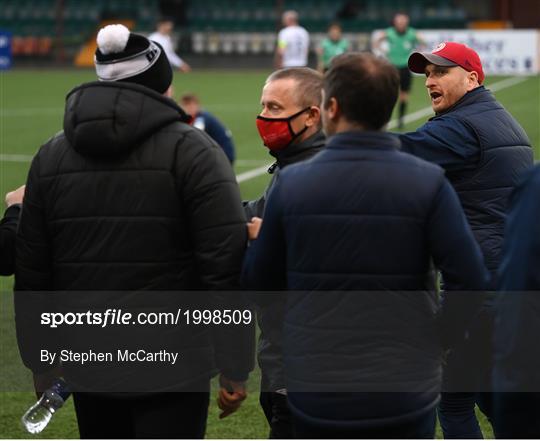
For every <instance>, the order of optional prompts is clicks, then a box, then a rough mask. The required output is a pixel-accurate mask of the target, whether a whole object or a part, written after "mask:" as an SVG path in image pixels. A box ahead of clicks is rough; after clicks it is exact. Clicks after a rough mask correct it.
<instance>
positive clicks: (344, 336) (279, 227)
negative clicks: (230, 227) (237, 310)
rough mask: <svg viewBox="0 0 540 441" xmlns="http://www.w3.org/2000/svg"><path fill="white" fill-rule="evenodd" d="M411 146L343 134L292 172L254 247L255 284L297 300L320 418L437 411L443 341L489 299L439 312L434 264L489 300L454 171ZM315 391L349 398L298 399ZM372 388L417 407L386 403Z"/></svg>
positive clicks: (304, 386) (292, 352)
mask: <svg viewBox="0 0 540 441" xmlns="http://www.w3.org/2000/svg"><path fill="white" fill-rule="evenodd" d="M398 148H399V142H398V141H397V140H396V139H395V138H394V137H393V136H392V135H388V134H384V133H379V132H349V133H341V134H338V135H336V136H334V137H332V138H331V139H330V140H329V141H328V144H327V147H326V149H325V150H323V151H322V152H321V153H319V154H318V155H316V156H315V157H314V158H312V159H311V160H308V161H305V162H302V163H300V164H294V165H291V166H289V167H288V168H287V169H285V170H283V172H282V173H281V175H280V178H279V180H278V181H277V182H276V184H275V186H274V188H273V189H272V192H271V193H270V196H269V199H268V201H267V205H266V211H265V216H264V221H263V226H262V229H261V232H260V236H259V238H258V239H257V241H256V242H255V243H254V244H253V245H252V247H250V249H249V251H248V256H247V259H246V262H245V266H244V281H245V283H246V284H247V285H248V286H250V287H251V288H253V289H259V290H274V291H279V290H281V291H282V293H281V296H285V297H286V299H287V306H286V310H285V319H284V323H285V324H284V329H283V334H284V357H285V376H286V380H287V388H288V392H289V400H290V402H291V405H292V406H293V408H294V407H296V410H299V411H301V412H303V413H305V414H308V415H310V416H312V417H321V418H325V419H335V420H342V421H343V420H366V419H385V418H394V417H396V418H398V417H403V416H406V415H412V414H413V413H415V412H418V411H419V410H424V411H425V410H426V409H429V408H430V406H431V407H432V406H434V405H435V403H436V401H437V397H438V391H439V388H440V376H441V349H442V347H441V344H440V340H439V336H440V333H441V331H442V333H443V335H446V336H445V337H444V338H446V337H447V332H448V331H450V333H455V332H460V331H459V329H461V330H463V328H464V322H465V321H466V320H467V318H468V317H470V316H471V314H473V313H474V311H475V308H476V306H477V305H478V302H480V301H481V298H478V297H477V296H474V295H472V296H459V295H454V294H453V293H450V294H448V295H446V296H445V297H444V300H443V303H442V308H441V309H439V304H438V299H437V295H436V293H435V289H434V287H435V283H434V278H433V271H432V265H431V261H432V259H433V261H434V262H435V265H436V266H437V267H438V268H439V269H440V270H441V271H442V273H443V275H444V276H445V279H446V283H447V285H446V287H447V288H448V289H449V290H481V289H483V288H484V286H485V285H484V283H485V275H486V273H485V269H484V267H483V264H482V258H481V253H480V250H479V248H478V245H477V244H476V243H475V241H474V238H473V236H472V233H471V231H470V228H469V226H468V225H467V222H466V219H465V216H464V214H463V212H462V210H461V208H460V205H459V200H458V199H457V196H456V194H455V192H454V191H453V190H452V188H451V186H450V184H449V183H448V181H447V180H446V179H445V177H444V172H443V170H442V169H441V168H440V167H437V166H434V165H432V164H429V163H427V162H425V161H423V160H421V159H418V158H415V157H414V156H412V155H408V154H405V153H401V152H400V151H399V150H398ZM283 290H287V291H286V292H283ZM279 297H280V294H275V293H257V294H256V298H257V301H259V302H261V303H264V302H272V301H274V299H277V298H279ZM304 392H311V393H313V392H319V393H330V394H332V393H336V392H338V393H341V395H339V396H338V397H337V398H336V397H331V402H332V403H333V404H332V405H327V406H325V405H322V406H321V405H320V403H321V400H322V401H323V402H324V401H325V400H326V399H328V398H329V396H328V395H325V396H324V397H325V398H321V400H316V399H314V397H313V396H311V397H310V398H309V399H307V400H302V399H298V398H299V397H301V396H302V395H298V393H300V394H301V393H304ZM344 392H346V393H350V392H356V393H359V394H357V395H350V394H349V395H347V394H343V393H344ZM365 392H394V393H395V392H403V393H408V395H407V397H408V398H407V399H401V400H397V399H393V400H390V401H392V403H391V405H389V402H388V400H383V401H384V402H382V403H378V404H374V402H373V396H372V395H371V396H366V395H365V394H363V395H362V394H361V393H365ZM308 396H309V394H308ZM351 400H352V402H351ZM328 402H329V401H328ZM317 409H318V410H317ZM319 410H320V414H318V413H319Z"/></svg>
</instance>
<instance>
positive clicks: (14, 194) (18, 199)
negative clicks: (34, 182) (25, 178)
mask: <svg viewBox="0 0 540 441" xmlns="http://www.w3.org/2000/svg"><path fill="white" fill-rule="evenodd" d="M25 188H26V185H23V186H21V187H19V188H17V190H14V191H10V192H9V193H8V194H6V205H7V206H8V207H11V206H12V205H14V204H22V201H23V199H24V189H25Z"/></svg>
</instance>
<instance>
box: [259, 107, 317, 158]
mask: <svg viewBox="0 0 540 441" xmlns="http://www.w3.org/2000/svg"><path fill="white" fill-rule="evenodd" d="M309 109H311V106H310V107H306V108H305V109H302V110H300V112H297V113H295V114H294V115H291V116H288V117H286V118H266V117H264V116H260V115H259V116H257V121H256V123H257V130H259V135H260V136H261V138H262V140H263V142H264V145H265V146H266V147H268V148H269V149H270V150H272V151H278V150H282V149H284V148H285V147H287V146H289V145H290V144H291V142H293V141H294V140H295V139H296V138H298V137H299V136H300V135H301V134H302V133H304V132H305V131H306V130H307V129H308V128H307V126H306V127H304V128H303V129H302V130H300V131H299V132H298V133H294V130H293V129H292V127H291V121H292V120H293V119H295V118H296V117H298V116H300V115H301V114H302V113H304V112H306V111H308V110H309Z"/></svg>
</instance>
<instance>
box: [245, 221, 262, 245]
mask: <svg viewBox="0 0 540 441" xmlns="http://www.w3.org/2000/svg"><path fill="white" fill-rule="evenodd" d="M261 225H262V219H261V218H260V217H252V218H251V222H248V224H247V226H248V237H249V240H255V239H257V237H259V231H260V230H261Z"/></svg>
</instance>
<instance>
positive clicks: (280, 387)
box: [244, 67, 325, 439]
mask: <svg viewBox="0 0 540 441" xmlns="http://www.w3.org/2000/svg"><path fill="white" fill-rule="evenodd" d="M321 90H322V75H321V74H320V73H319V72H317V71H315V70H313V69H309V68H306V67H298V68H288V69H281V70H278V71H276V72H274V73H273V74H271V75H270V76H269V77H268V79H267V80H266V82H265V85H264V87H263V91H262V96H261V106H262V111H261V113H260V115H259V116H258V117H257V121H256V123H257V129H258V130H259V134H260V136H261V138H262V141H263V143H264V145H265V146H266V147H267V148H268V149H269V151H270V155H272V156H273V157H274V158H275V159H276V162H275V163H274V164H273V165H272V166H271V167H270V168H269V169H268V173H270V174H272V175H273V176H272V180H271V181H270V184H269V185H268V188H267V189H266V191H265V192H264V194H263V195H262V196H261V197H260V198H259V199H256V200H254V201H249V202H244V209H245V211H246V215H247V218H248V219H250V220H251V223H250V224H249V227H250V239H255V238H256V236H257V234H258V229H259V227H260V224H261V218H262V217H263V214H264V207H265V203H266V197H267V195H268V194H269V192H270V189H271V188H272V186H273V185H274V183H275V182H276V179H277V177H278V175H279V171H280V170H281V169H282V168H284V167H287V166H288V165H290V164H293V163H296V162H299V161H304V160H306V159H308V158H311V157H312V156H314V155H315V154H316V153H318V152H319V151H320V150H321V149H322V148H323V147H324V143H325V136H324V134H323V132H322V123H321V110H320V106H321ZM281 309H282V308H280V306H279V305H276V304H272V305H271V306H269V307H265V308H261V309H259V310H258V311H257V312H258V314H257V316H258V320H259V327H260V329H261V336H260V339H259V348H258V361H259V366H260V368H261V371H262V379H261V396H260V402H261V406H262V408H263V411H264V413H265V415H266V418H267V419H268V423H269V425H270V438H281V439H283V438H294V432H293V428H292V424H291V416H290V412H289V409H288V406H287V396H286V390H285V380H284V376H283V362H282V356H281V323H280V320H279V317H280V316H281Z"/></svg>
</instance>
